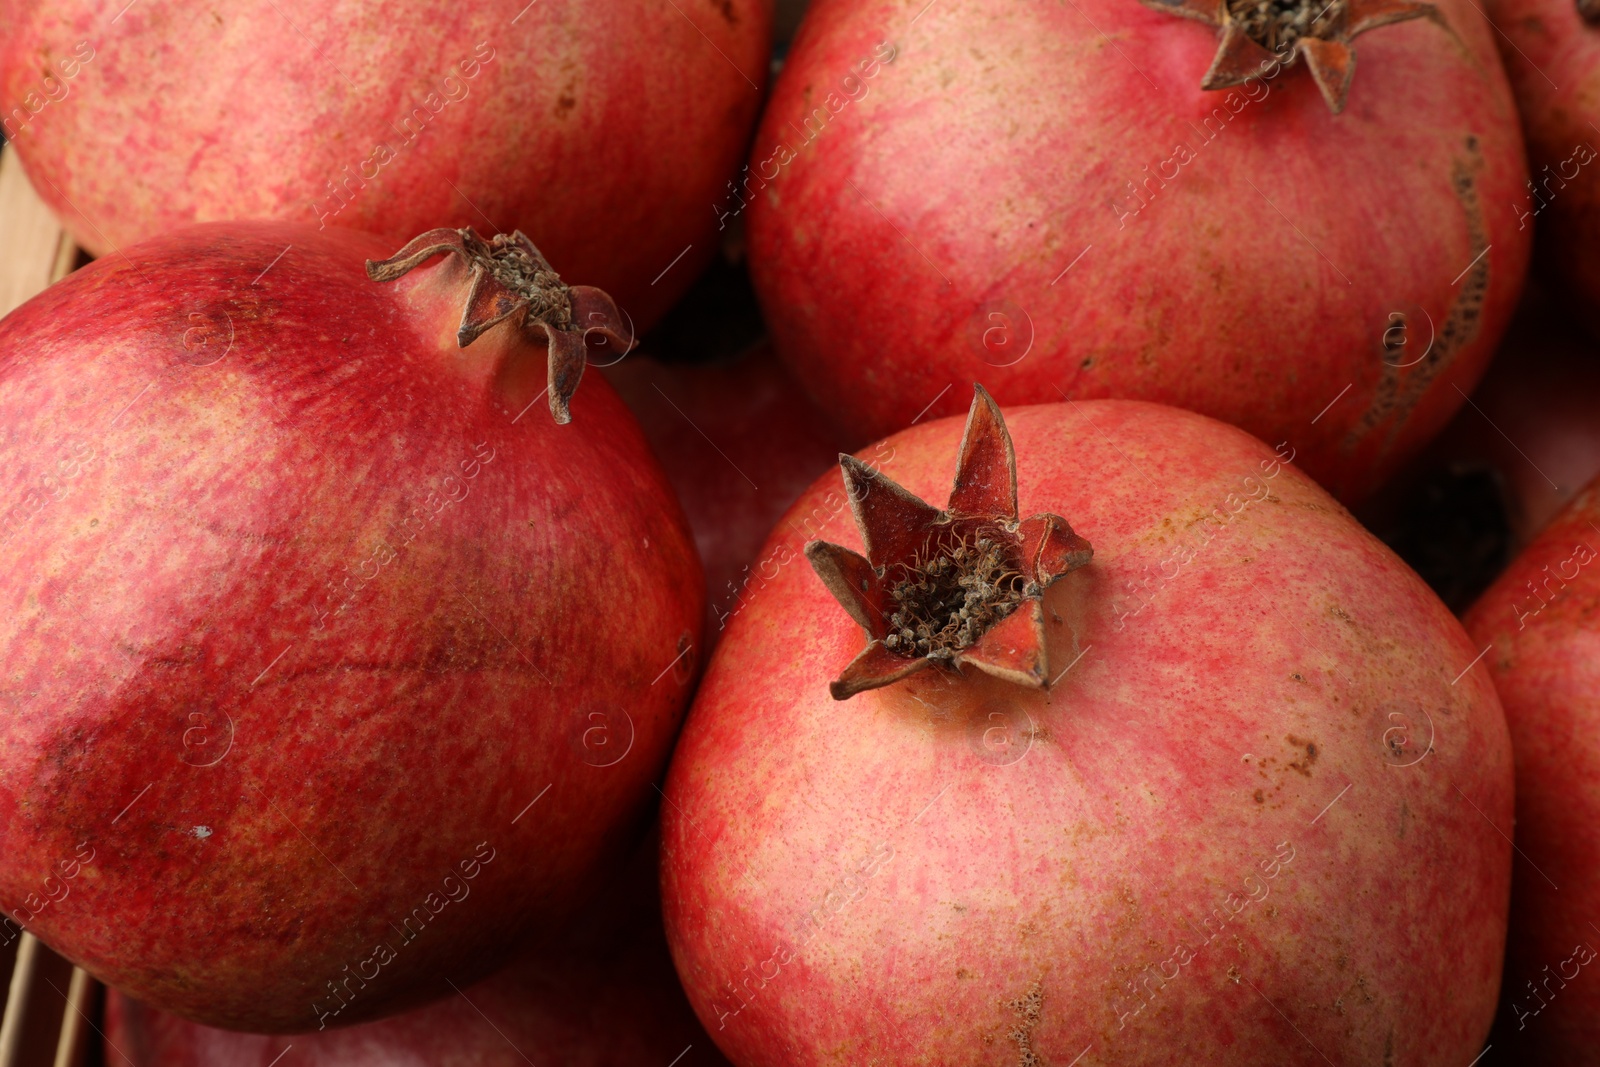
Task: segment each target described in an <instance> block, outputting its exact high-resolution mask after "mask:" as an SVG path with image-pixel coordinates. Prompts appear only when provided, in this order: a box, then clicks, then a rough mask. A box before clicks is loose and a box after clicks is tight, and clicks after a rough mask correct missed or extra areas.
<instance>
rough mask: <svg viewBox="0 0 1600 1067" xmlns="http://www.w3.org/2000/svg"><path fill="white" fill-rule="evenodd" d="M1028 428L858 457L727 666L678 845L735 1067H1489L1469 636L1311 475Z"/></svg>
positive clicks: (1200, 435) (1491, 755)
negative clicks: (1329, 1066)
mask: <svg viewBox="0 0 1600 1067" xmlns="http://www.w3.org/2000/svg"><path fill="white" fill-rule="evenodd" d="M1009 423H1010V434H1009V435H1008V434H1007V432H1006V429H1005V424H1004V423H1003V422H1001V420H1000V417H999V414H998V411H997V410H996V409H994V408H993V407H992V406H991V402H989V401H988V400H987V397H986V396H984V395H983V394H981V393H980V395H979V398H978V400H977V401H976V402H975V403H974V407H973V412H972V415H971V417H970V419H969V421H968V423H967V425H966V429H965V431H963V428H962V424H961V422H960V421H959V420H956V419H943V420H939V421H937V422H934V423H931V424H927V425H921V426H917V427H914V428H912V429H910V430H906V431H904V432H902V433H899V434H896V435H894V436H893V437H890V438H889V439H888V440H887V441H886V442H885V443H884V446H883V447H882V448H881V449H880V450H879V451H877V452H869V453H866V455H868V456H870V457H871V459H870V460H863V459H848V460H845V461H842V463H843V467H844V472H845V486H844V487H841V486H840V485H839V483H838V481H837V480H835V479H834V478H832V477H829V478H826V479H824V480H822V481H820V482H818V483H817V484H816V485H815V486H813V487H812V489H811V490H810V491H809V492H808V493H807V494H806V495H805V496H804V497H802V498H801V500H800V501H799V502H798V503H797V504H796V505H795V507H794V509H793V510H792V511H791V512H790V515H791V517H793V516H799V515H806V514H808V513H812V514H815V513H818V512H819V511H820V512H829V511H831V513H832V515H833V519H832V521H830V522H828V523H827V524H826V525H825V526H824V527H822V528H820V529H818V530H816V531H815V533H814V536H817V537H819V538H826V542H825V541H822V540H818V541H815V542H812V543H811V544H810V545H808V546H805V548H804V551H805V553H806V554H807V555H808V556H810V557H811V559H812V561H813V564H814V566H815V567H816V570H817V573H815V574H814V573H812V572H811V568H809V567H806V566H803V565H800V564H799V563H796V564H795V565H793V566H789V567H786V568H785V569H783V570H782V571H780V573H779V574H778V575H777V577H776V578H775V579H774V580H773V581H772V582H771V583H770V584H769V585H768V586H767V587H766V588H765V589H763V590H762V591H761V594H760V595H759V596H757V597H754V598H752V600H751V602H750V604H749V606H748V607H747V609H746V610H745V611H744V612H742V613H741V614H740V615H739V616H738V617H736V618H735V619H734V620H733V623H732V625H731V626H730V628H729V632H728V634H727V635H726V636H725V637H724V639H723V641H722V643H721V644H720V645H719V646H718V648H717V651H716V653H715V655H714V656H713V658H712V660H711V663H710V666H709V669H708V671H707V674H706V677H705V679H704V680H703V682H702V685H701V688H700V691H699V693H698V695H697V697H696V700H695V705H694V707H693V709H692V711H691V713H690V716H689V720H688V723H687V725H686V726H685V730H684V734H683V736H682V737H681V738H680V740H679V743H678V748H677V750H676V753H675V756H674V759H673V763H672V767H671V770H670V772H669V775H668V784H667V788H666V796H667V800H668V803H667V804H666V805H665V806H664V808H663V811H664V828H663V874H662V877H663V893H664V898H663V899H664V908H665V914H666V923H667V935H668V940H669V942H670V943H671V945H672V948H673V954H674V957H675V958H676V960H677V964H678V970H679V973H680V975H681V976H682V977H683V978H684V982H685V986H686V988H687V990H688V993H689V999H690V1002H691V1003H692V1004H693V1005H694V1006H695V1009H696V1011H697V1012H699V1014H700V1018H701V1021H702V1022H704V1023H705V1024H706V1026H707V1029H708V1030H710V1032H711V1034H712V1036H713V1037H714V1038H715V1039H716V1040H717V1042H718V1043H719V1044H720V1045H721V1046H722V1049H723V1051H724V1052H725V1053H727V1055H728V1056H729V1058H730V1059H732V1060H733V1061H734V1062H735V1063H736V1064H738V1065H739V1067H766V1065H779V1064H782V1065H785V1067H806V1065H812V1064H824V1063H828V1064H832V1063H845V1062H848V1063H885V1064H893V1063H941V1064H943V1063H951V1064H955V1063H959V1064H973V1065H994V1067H999V1065H1014V1064H1017V1063H1019V1062H1020V1063H1024V1064H1043V1063H1049V1064H1069V1063H1072V1062H1074V1061H1075V1059H1076V1060H1081V1061H1082V1062H1085V1063H1091V1062H1092V1063H1143V1064H1187V1063H1196V1062H1205V1063H1212V1062H1216V1063H1222V1062H1226V1063H1228V1064H1234V1065H1257V1064H1259V1065H1269V1064H1270V1065H1275V1067H1276V1065H1282V1064H1288V1063H1294V1064H1310V1063H1320V1062H1322V1059H1321V1057H1327V1059H1328V1060H1329V1061H1330V1062H1334V1063H1382V1062H1385V1061H1388V1062H1392V1063H1406V1064H1440V1065H1445V1064H1464V1063H1466V1062H1468V1061H1470V1060H1471V1058H1472V1056H1473V1055H1474V1054H1476V1052H1477V1051H1478V1048H1479V1047H1480V1042H1481V1040H1482V1038H1483V1035H1484V1032H1485V1031H1486V1030H1487V1028H1488V1026H1489V1022H1490V1018H1491V1016H1492V1014H1493V1010H1494V1001H1495V995H1496V991H1497V988H1498V982H1499V974H1500V958H1501V950H1502V946H1503V943H1504V933H1505V908H1506V901H1507V895H1508V890H1509V882H1510V851H1511V850H1510V843H1509V839H1508V838H1507V837H1505V836H1504V835H1503V833H1502V831H1503V830H1509V828H1510V818H1511V754H1510V749H1509V745H1508V742H1507V739H1506V732H1505V726H1504V724H1503V721H1502V718H1501V713H1500V709H1499V705H1498V702H1497V700H1496V698H1495V695H1494V691H1493V689H1492V687H1491V685H1490V683H1489V680H1488V676H1487V673H1486V672H1485V671H1484V670H1483V669H1482V668H1481V667H1478V668H1477V669H1471V665H1472V657H1473V651H1474V650H1473V648H1472V646H1471V645H1470V644H1469V642H1468V640H1467V638H1466V635H1465V634H1464V633H1463V632H1462V630H1461V627H1460V625H1459V624H1458V623H1457V622H1456V621H1455V619H1454V618H1453V617H1452V616H1451V615H1450V613H1449V612H1448V611H1447V610H1446V609H1445V608H1444V606H1443V605H1442V604H1440V603H1439V602H1438V600H1437V599H1436V598H1435V597H1434V596H1433V595H1432V594H1431V593H1430V592H1429V591H1428V590H1427V588H1426V587H1424V586H1423V585H1422V583H1421V582H1420V581H1419V580H1418V579H1417V578H1416V577H1415V575H1413V574H1412V573H1411V572H1410V571H1408V570H1407V569H1406V568H1405V567H1404V566H1403V565H1402V564H1401V563H1400V562H1399V561H1398V560H1397V559H1396V558H1395V557H1394V556H1393V555H1391V554H1390V553H1389V552H1388V550H1387V549H1385V548H1384V547H1383V546H1382V545H1381V544H1379V543H1378V542H1377V541H1376V540H1374V539H1373V538H1372V537H1371V536H1370V535H1369V534H1367V533H1365V532H1364V531H1363V530H1362V529H1361V528H1360V527H1359V526H1358V525H1357V524H1356V523H1354V522H1353V521H1352V520H1351V519H1350V518H1349V517H1348V515H1347V514H1346V513H1345V512H1344V511H1343V509H1342V508H1340V507H1339V505H1338V504H1336V503H1335V502H1334V501H1333V500H1332V499H1331V498H1330V497H1329V496H1328V495H1327V494H1326V493H1325V492H1324V491H1322V490H1321V489H1319V488H1318V487H1317V486H1316V485H1314V484H1313V483H1312V482H1311V481H1310V479H1308V478H1306V477H1305V476H1304V475H1302V474H1301V473H1300V472H1299V471H1297V470H1296V469H1294V468H1293V467H1292V466H1290V465H1289V460H1290V459H1292V458H1293V457H1294V451H1293V446H1284V447H1282V448H1280V449H1279V450H1278V451H1277V452H1274V451H1273V450H1271V449H1269V448H1267V447H1266V446H1264V445H1262V444H1261V443H1260V442H1258V441H1256V440H1254V439H1252V438H1250V437H1249V436H1248V435H1246V434H1244V433H1242V432H1241V431H1238V430H1236V429H1233V428H1230V427H1227V426H1224V425H1222V424H1219V423H1216V422H1214V421H1212V420H1210V419H1207V418H1204V417H1202V416H1199V415H1195V414H1191V413H1188V412H1183V411H1179V410H1176V409H1172V408H1166V407H1161V406H1158V405H1152V404H1146V403H1137V402H1128V401H1087V402H1083V403H1074V404H1071V405H1067V404H1052V405H1041V406H1036V407H1025V408H1020V409H1016V410H1013V411H1012V412H1011V413H1010V416H1009ZM957 456H959V457H960V458H959V465H958V466H957V473H956V478H955V489H954V491H953V492H950V497H949V501H950V502H949V505H948V509H947V510H939V509H937V508H935V507H934V506H933V505H932V504H927V503H924V502H923V501H924V500H939V501H943V500H944V498H945V493H946V491H947V490H946V489H945V486H948V485H949V484H950V483H949V480H948V479H949V477H950V469H951V466H952V463H953V461H954V460H955V459H956V457H957ZM891 475H892V478H893V480H891V477H890V476H891ZM897 483H898V484H897ZM902 485H903V486H904V487H905V488H904V489H902V488H901V486H902ZM846 503H849V505H850V508H849V512H851V513H853V514H854V517H855V519H856V522H857V523H858V524H859V525H860V527H861V530H860V531H859V532H858V530H857V529H855V528H853V527H852V523H851V521H850V515H849V514H847V512H846V508H845V505H846ZM1024 516H1026V518H1023V517H1024ZM1068 518H1070V526H1069V525H1068ZM805 536H806V535H805V534H803V533H801V532H798V531H796V530H794V529H792V528H791V527H790V526H789V524H787V523H783V524H780V525H779V527H778V528H777V530H776V531H775V532H774V534H773V536H772V539H771V541H769V542H768V551H769V552H772V551H785V550H786V551H787V553H788V555H789V556H790V557H791V558H795V559H798V557H799V556H800V554H801V552H802V543H803V541H804V539H805ZM827 542H837V544H831V543H827ZM841 546H842V547H841ZM861 551H865V553H866V555H865V558H863V557H862V556H860V555H858V554H857V553H858V552H861ZM1091 554H1092V562H1089V563H1088V564H1087V565H1083V564H1084V561H1085V560H1086V559H1087V558H1089V557H1090V556H1091ZM1069 572H1070V573H1069ZM819 576H820V580H819ZM836 597H838V598H839V599H838V600H837V601H836V599H835V598H836ZM839 601H843V606H841V603H840V602H839ZM863 629H865V630H866V638H863V635H862V630H863ZM863 643H865V645H866V647H865V649H863ZM847 664H848V666H847ZM830 680H831V686H830ZM830 688H831V693H830ZM841 699H843V702H841Z"/></svg>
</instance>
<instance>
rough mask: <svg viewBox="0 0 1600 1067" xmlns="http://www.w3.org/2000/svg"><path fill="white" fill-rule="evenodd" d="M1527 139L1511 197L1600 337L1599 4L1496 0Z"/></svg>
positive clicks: (1544, 259)
mask: <svg viewBox="0 0 1600 1067" xmlns="http://www.w3.org/2000/svg"><path fill="white" fill-rule="evenodd" d="M1484 7H1485V8H1486V9H1487V11H1488V14H1489V17H1490V18H1491V19H1492V20H1493V22H1494V25H1495V28H1496V29H1497V30H1499V33H1497V34H1496V36H1495V43H1496V44H1498V45H1499V46H1500V54H1501V57H1502V58H1503V59H1504V60H1505V65H1506V73H1507V74H1508V75H1509V76H1510V79H1511V88H1512V90H1513V91H1514V92H1515V93H1516V97H1517V107H1518V109H1519V110H1521V112H1522V122H1523V129H1524V130H1525V131H1526V133H1527V138H1528V161H1529V166H1528V169H1529V170H1530V171H1531V172H1532V176H1531V178H1530V180H1529V181H1528V183H1527V187H1526V188H1525V189H1519V190H1518V191H1517V195H1516V198H1515V200H1514V201H1513V204H1514V210H1515V211H1516V214H1517V218H1518V225H1519V227H1521V228H1523V229H1526V230H1532V229H1534V226H1535V222H1536V221H1537V227H1538V235H1539V238H1538V247H1539V260H1540V272H1541V273H1542V274H1543V275H1544V276H1545V278H1546V279H1547V280H1548V281H1549V282H1550V283H1551V284H1552V285H1553V287H1554V288H1555V289H1556V291H1557V292H1558V293H1560V294H1562V295H1564V296H1565V297H1567V298H1568V304H1569V306H1570V307H1571V308H1572V310H1573V311H1574V312H1575V313H1577V314H1578V316H1579V317H1580V318H1581V319H1582V321H1583V322H1584V324H1585V325H1586V326H1588V328H1589V329H1590V331H1592V332H1593V333H1594V334H1595V335H1596V336H1600V255H1596V253H1595V246H1596V245H1597V244H1600V176H1597V173H1600V163H1597V162H1596V160H1597V159H1600V151H1597V147H1596V146H1600V131H1597V130H1596V127H1595V123H1597V122H1600V4H1596V3H1595V2H1594V0H1517V2H1515V3H1508V2H1506V0H1490V2H1488V3H1486V4H1485V5H1484Z"/></svg>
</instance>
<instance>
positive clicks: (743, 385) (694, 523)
mask: <svg viewBox="0 0 1600 1067" xmlns="http://www.w3.org/2000/svg"><path fill="white" fill-rule="evenodd" d="M607 376H608V377H609V378H610V380H611V384H612V385H614V386H616V388H617V391H618V392H619V393H620V394H621V395H622V399H623V400H624V401H626V402H627V404H628V407H629V408H630V409H632V411H633V413H634V414H635V415H636V416H638V418H639V423H640V425H641V426H642V427H643V429H644V435H645V437H646V438H647V439H648V440H649V441H650V444H651V446H652V447H653V448H654V449H655V453H656V455H657V456H658V457H659V458H660V460H661V463H662V466H664V467H665V468H666V471H667V477H668V478H669V479H671V481H672V485H673V488H674V489H676V490H677V492H678V499H679V500H681V501H682V502H683V506H684V510H685V511H686V512H687V513H688V515H689V526H690V528H691V529H693V530H694V537H695V544H696V546H697V547H698V548H699V550H700V560H701V562H702V563H703V564H704V566H705V571H706V593H707V598H706V599H707V603H706V608H707V626H706V635H707V638H706V644H707V647H708V648H709V647H712V646H713V645H714V643H715V642H716V640H717V639H718V638H719V637H720V636H721V634H722V631H723V629H724V628H725V627H726V626H727V624H728V620H729V619H731V618H732V617H733V616H734V615H737V614H738V613H739V611H740V610H741V609H742V608H743V606H744V604H745V603H746V601H747V600H748V599H749V598H750V597H751V596H752V595H754V594H755V592H757V591H758V590H759V589H760V588H761V587H762V585H764V584H765V583H766V582H767V581H768V580H770V578H771V576H772V574H773V573H775V571H776V568H777V565H778V564H777V561H776V560H774V559H770V558H766V559H764V558H760V557H759V555H758V554H759V552H760V549H761V543H762V542H763V541H764V540H766V536H767V532H768V531H769V530H771V529H772V524H773V523H775V522H777V521H778V519H779V517H780V516H782V515H783V513H784V512H785V511H786V510H788V508H789V505H790V504H792V503H794V501H795V498H796V497H798V496H799V495H800V494H801V493H802V492H803V491H804V490H805V489H806V487H807V486H809V485H810V484H811V483H812V482H813V481H815V480H816V478H817V476H818V475H819V474H820V473H821V472H823V471H825V470H827V469H828V468H829V467H830V466H831V465H832V464H833V463H834V462H836V461H837V459H838V456H839V453H840V452H842V451H847V450H849V448H850V447H851V443H850V442H849V441H848V439H846V438H845V437H844V436H843V435H842V434H841V433H840V432H839V431H838V430H837V429H835V428H834V427H833V426H832V424H831V423H830V422H829V421H828V419H827V417H826V416H825V415H824V414H823V413H822V411H821V410H820V409H818V408H817V406H816V405H815V404H813V403H811V401H809V400H808V399H806V396H805V394H804V393H803V392H802V391H801V390H800V387H799V386H798V385H797V384H796V383H795V380H794V378H793V376H792V375H790V374H789V372H788V371H787V370H786V369H785V368H784V366H783V364H781V363H779V362H778V360H777V359H776V357H775V356H774V355H773V353H772V349H771V347H770V346H769V345H767V344H765V343H762V344H759V345H757V346H756V347H755V348H753V349H750V350H749V351H746V352H743V353H740V354H739V355H737V356H736V357H734V358H733V359H731V360H727V361H722V362H717V363H709V364H684V363H667V362H662V361H660V360H656V359H652V358H650V357H649V356H648V355H643V354H641V355H640V356H638V357H633V356H630V357H629V358H628V359H625V360H623V361H622V362H620V363H618V364H616V365H615V366H614V367H610V368H607Z"/></svg>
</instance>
